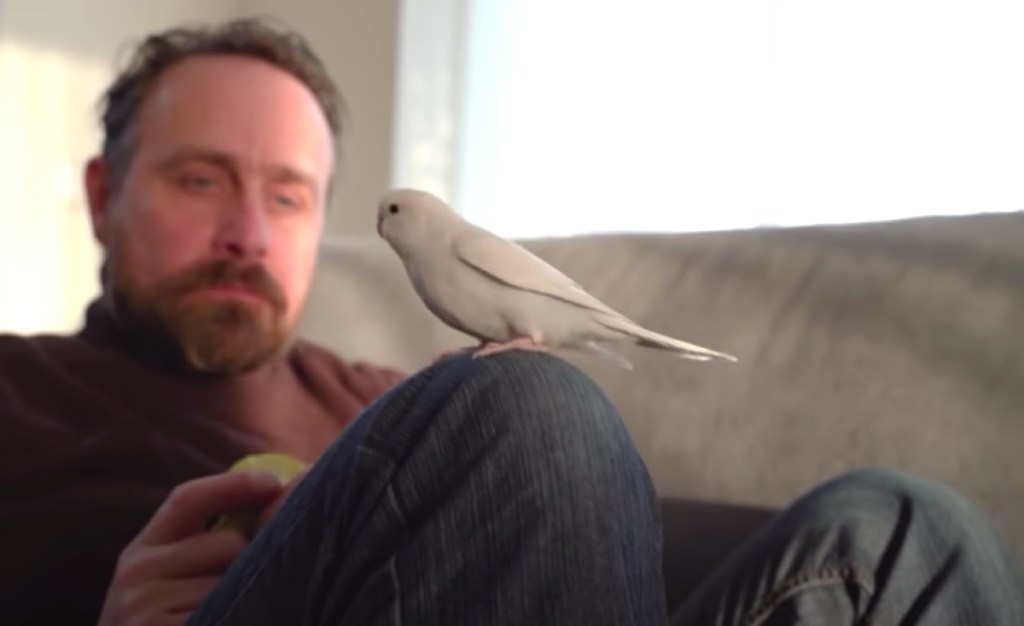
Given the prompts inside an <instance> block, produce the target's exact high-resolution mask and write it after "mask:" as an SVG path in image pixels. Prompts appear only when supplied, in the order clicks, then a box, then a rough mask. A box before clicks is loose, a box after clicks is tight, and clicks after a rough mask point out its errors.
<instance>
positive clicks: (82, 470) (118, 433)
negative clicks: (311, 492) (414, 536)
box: [0, 303, 401, 626]
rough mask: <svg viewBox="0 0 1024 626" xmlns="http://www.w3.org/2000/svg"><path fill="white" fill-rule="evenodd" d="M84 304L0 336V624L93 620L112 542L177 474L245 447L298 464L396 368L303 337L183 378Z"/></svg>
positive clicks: (214, 464) (201, 469)
mask: <svg viewBox="0 0 1024 626" xmlns="http://www.w3.org/2000/svg"><path fill="white" fill-rule="evenodd" d="M105 311H106V309H105V307H103V306H102V305H101V304H99V303H94V304H93V305H92V306H91V307H90V308H89V310H88V313H87V315H86V325H85V328H84V329H83V330H82V331H81V332H80V333H78V334H77V335H75V336H69V337H65V336H33V337H17V336H11V335H0V624H3V625H4V626H13V625H15V624H30V623H31V624H63V625H67V626H76V625H79V624H81V625H83V626H84V625H87V624H88V625H90V626H91V625H93V624H95V622H96V619H97V616H98V614H99V609H100V607H101V605H102V601H103V597H104V594H105V591H106V587H107V585H108V583H109V581H110V577H111V575H112V573H113V568H114V564H115V561H116V559H117V556H118V554H119V553H120V551H121V549H122V548H123V547H124V546H125V544H127V543H128V542H129V541H130V540H131V539H132V537H134V535H135V534H136V533H137V532H138V531H139V530H140V529H141V528H142V526H143V525H145V523H146V522H147V521H148V520H149V518H150V516H151V515H152V514H153V512H154V511H155V510H156V508H157V506H158V505H159V504H160V503H161V502H162V501H163V499H164V497H165V496H166V495H167V493H168V492H169V491H170V490H171V489H172V488H173V487H174V486H175V485H177V484H179V483H181V482H183V481H185V480H188V479H191V478H195V477H198V476H202V475H207V474H211V473H215V472H221V471H223V470H225V469H226V468H227V467H228V466H229V465H230V464H231V463H233V462H234V461H235V460H237V459H238V458H239V457H241V456H243V455H245V454H247V453H251V452H256V451H270V450H275V451H283V452H288V453H290V454H293V455H295V456H297V457H299V458H301V459H303V460H306V461H307V462H311V461H313V460H315V459H316V457H317V456H318V455H319V454H320V453H321V452H322V451H323V450H324V448H325V447H327V446H328V445H329V444H330V443H331V442H332V441H333V440H334V439H335V438H336V437H337V435H338V434H339V433H340V432H341V431H342V430H343V429H344V428H345V426H346V425H348V424H349V423H350V422H351V420H352V419H353V417H355V415H356V414H357V413H358V412H359V411H360V409H362V407H364V406H365V405H366V404H368V403H369V402H370V401H371V400H373V399H374V398H375V397H377V396H378V395H379V394H381V393H382V392H383V391H384V390H386V389H387V388H388V387H390V386H391V385H392V384H394V383H395V382H397V380H399V379H400V378H401V376H400V374H399V373H397V372H394V371H390V370H386V369H381V368H375V367H372V366H366V365H359V364H350V363H346V362H344V361H342V360H340V359H339V358H337V357H335V356H334V355H332V354H330V353H329V352H327V351H325V350H323V349H321V348H318V347H316V346H314V345H312V344H310V343H308V342H305V341H299V342H297V343H296V344H295V345H294V347H293V348H292V349H291V350H290V351H289V352H288V354H287V355H286V356H285V357H284V358H282V359H280V360H278V361H276V362H274V363H271V364H268V365H267V366H265V367H264V368H263V369H261V370H259V371H256V372H252V373H249V374H246V375H242V376H238V377H232V378H221V379H211V378H199V377H188V376H185V375H182V374H178V373H175V372H173V371H171V370H169V369H167V368H165V367H164V366H163V365H162V364H161V362H160V360H159V359H158V358H156V356H155V355H154V354H151V353H147V351H146V350H145V349H142V348H139V347H138V346H137V345H135V344H133V342H132V341H131V340H130V339H129V338H128V337H127V336H126V335H125V334H123V333H121V332H119V330H118V327H117V325H116V324H115V323H114V322H113V319H112V317H111V316H110V315H108V314H107V313H106V312H105Z"/></svg>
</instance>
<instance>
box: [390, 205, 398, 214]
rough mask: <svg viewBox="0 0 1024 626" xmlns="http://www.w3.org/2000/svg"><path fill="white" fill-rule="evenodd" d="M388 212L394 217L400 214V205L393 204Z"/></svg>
mask: <svg viewBox="0 0 1024 626" xmlns="http://www.w3.org/2000/svg"><path fill="white" fill-rule="evenodd" d="M388 211H389V212H390V213H391V214H392V215H394V214H395V213H398V205H397V204H392V205H391V206H389V207H388Z"/></svg>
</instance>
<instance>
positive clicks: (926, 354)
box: [305, 213, 1024, 551]
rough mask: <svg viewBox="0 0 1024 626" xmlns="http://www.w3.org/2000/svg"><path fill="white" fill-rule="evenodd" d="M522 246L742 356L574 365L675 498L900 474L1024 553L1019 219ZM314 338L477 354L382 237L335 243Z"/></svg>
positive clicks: (768, 495) (313, 311)
mask: <svg viewBox="0 0 1024 626" xmlns="http://www.w3.org/2000/svg"><path fill="white" fill-rule="evenodd" d="M526 243H527V246H528V247H530V248H531V249H533V250H534V251H535V252H537V253H538V254H539V255H540V256H542V257H544V258H546V259H547V260H548V261H550V262H551V263H553V264H554V265H556V266H558V267H559V268H561V269H562V270H563V271H565V272H566V273H568V274H569V275H571V276H572V277H574V278H575V279H577V281H578V282H579V283H580V284H582V285H583V286H584V287H585V288H587V289H589V290H590V291H592V293H594V295H596V296H598V297H599V298H601V299H603V300H604V301H606V302H607V303H609V304H610V305H612V306H613V307H615V308H617V309H619V310H620V311H622V312H623V313H625V314H627V315H629V316H631V317H633V318H634V319H636V320H637V321H639V322H641V323H643V324H644V325H646V326H648V327H650V328H652V329H654V330H657V331H659V332H665V333H668V334H671V335H674V336H677V337H680V338H682V339H686V340H690V341H693V342H696V343H699V344H702V345H706V346H709V347H712V348H716V349H720V350H724V351H727V352H731V353H733V354H736V355H737V356H739V357H740V359H741V361H740V363H738V364H734V365H731V364H725V363H722V364H718V363H716V364H704V363H699V362H691V361H684V360H677V359H673V358H671V357H667V356H665V355H661V354H652V353H650V352H643V351H641V350H639V349H629V350H626V351H625V353H626V354H627V355H628V356H629V358H630V359H631V360H633V361H634V363H635V364H636V369H635V370H634V371H633V372H631V373H625V372H622V371H620V370H616V369H612V368H610V367H608V366H606V365H605V364H604V363H602V362H600V361H595V360H593V359H590V358H584V359H575V358H574V360H575V361H576V362H578V363H579V364H581V366H583V367H584V369H586V370H587V371H588V372H590V373H591V374H592V375H593V376H594V377H595V378H596V379H597V380H598V382H600V383H601V384H602V385H603V386H604V388H605V389H606V390H607V391H608V393H609V395H610V397H611V398H612V400H613V401H614V402H615V403H616V404H617V405H618V406H619V407H620V409H621V410H622V411H623V413H624V414H625V416H626V419H627V422H628V424H629V427H630V429H631V432H632V433H633V435H634V437H635V438H636V440H637V444H638V446H639V447H640V449H641V452H642V453H643V454H644V457H645V459H646V461H647V463H648V465H649V467H650V468H651V472H652V475H653V476H654V479H655V483H656V485H657V486H658V488H659V490H661V491H662V492H663V493H666V494H669V495H688V496H696V497H711V498H715V499H719V500H727V501H736V502H746V503H752V504H769V505H777V504H779V503H782V502H785V501H788V500H789V499H791V498H792V497H793V496H795V495H796V494H797V493H798V492H799V491H801V490H803V489H805V488H806V487H808V486H809V485H811V484H812V483H814V482H817V481H819V480H821V479H823V478H825V477H826V476H829V475H832V474H835V473H837V472H840V471H843V470H845V469H851V468H854V467H858V466H863V465H888V466H895V467H902V468H905V469H909V470H913V471H916V472H919V473H923V474H926V475H930V476H933V477H936V478H939V479H942V480H945V481H946V482H949V483H951V484H952V485H953V486H954V487H957V488H959V489H961V490H963V491H964V492H966V493H967V494H968V495H969V496H971V497H972V498H973V499H974V500H975V501H976V502H979V503H980V504H982V505H983V507H984V508H985V509H986V510H987V511H988V512H989V513H990V514H992V515H993V516H994V517H996V518H997V519H998V520H999V522H1000V524H1001V526H1002V527H1003V528H1004V529H1007V530H1008V532H1011V534H1013V535H1014V537H1015V543H1017V545H1018V546H1020V547H1021V548H1022V551H1024V479H1022V477H1024V455H1021V454H1020V452H1019V448H1020V445H1021V443H1022V442H1024V213H1017V214H1009V215H1007V214H992V215H977V216H969V217H956V218H929V219H919V220H907V221H900V222H890V223H880V224H867V225H847V226H833V227H814V228H792V229H764V230H753V231H739V232H732V233H702V234H691V235H611V236H591V237H579V238H569V239H559V240H542V241H531V242H526ZM305 330H306V333H307V334H308V335H309V336H311V337H313V338H315V339H318V340H319V341H321V342H323V343H326V344H328V345H330V346H332V347H333V348H335V349H336V350H338V351H339V352H340V353H341V354H342V355H344V356H346V357H350V358H359V359H370V360H374V361H377V362H383V363H387V364H391V365H396V366H400V367H404V368H406V369H412V368H415V367H418V366H420V365H423V364H425V363H426V362H427V361H428V360H429V358H430V356H432V355H433V354H436V353H437V352H439V351H440V350H442V349H446V348H449V347H453V346H456V345H460V344H467V343H469V340H468V339H467V338H464V337H462V336H461V335H459V334H458V333H455V332H454V331H450V330H448V329H447V328H446V327H444V326H443V325H441V324H440V322H437V321H436V320H434V318H433V317H432V316H431V315H430V314H429V313H428V312H427V311H426V309H425V308H424V307H423V305H422V304H421V303H420V302H419V300H418V299H417V298H416V296H415V295H414V294H413V292H412V289H411V287H410V286H409V284H408V280H407V279H406V277H405V275H404V272H403V271H402V269H401V267H400V265H399V263H398V261H397V259H396V258H395V256H394V255H393V253H391V251H390V250H389V249H387V248H386V247H385V246H384V244H383V243H382V242H380V241H379V240H348V239H338V240H332V241H329V242H326V243H325V246H324V251H323V264H322V266H321V267H320V271H319V274H318V276H317V279H316V284H315V286H314V290H313V295H312V297H311V301H310V308H309V309H308V312H307V316H306V320H305Z"/></svg>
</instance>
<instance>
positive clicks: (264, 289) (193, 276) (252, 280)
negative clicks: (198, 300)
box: [161, 261, 285, 311]
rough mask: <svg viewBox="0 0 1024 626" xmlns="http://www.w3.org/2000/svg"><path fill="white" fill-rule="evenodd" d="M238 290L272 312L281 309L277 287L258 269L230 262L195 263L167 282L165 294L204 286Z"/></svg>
mask: <svg viewBox="0 0 1024 626" xmlns="http://www.w3.org/2000/svg"><path fill="white" fill-rule="evenodd" d="M228 285H230V286H233V287H240V288H242V289H245V290H246V291H249V292H251V293H253V294H254V295H256V296H259V297H261V298H263V299H264V300H266V301H267V302H268V303H269V304H270V305H271V306H272V307H273V308H274V310H276V311H283V310H284V308H285V295H284V290H283V289H282V288H281V285H280V284H278V282H277V281H276V280H274V277H273V276H271V275H270V273H269V272H268V271H267V270H266V269H265V268H264V267H263V266H262V265H258V264H251V263H250V264H240V263H237V262H234V261H207V262H203V263H200V264H197V265H195V266H193V267H191V268H189V269H187V270H185V271H184V272H182V273H181V274H178V275H177V276H175V277H174V278H173V279H171V280H170V282H169V284H167V285H165V286H164V289H162V290H161V291H164V292H165V293H174V294H186V293H189V292H192V291H196V290H199V289H203V288H208V287H220V286H228Z"/></svg>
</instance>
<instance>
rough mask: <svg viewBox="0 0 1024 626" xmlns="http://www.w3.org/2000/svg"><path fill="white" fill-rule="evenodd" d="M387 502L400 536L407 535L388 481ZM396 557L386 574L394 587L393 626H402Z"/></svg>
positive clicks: (402, 517)
mask: <svg viewBox="0 0 1024 626" xmlns="http://www.w3.org/2000/svg"><path fill="white" fill-rule="evenodd" d="M385 492H386V496H387V502H388V504H390V505H391V508H392V509H393V510H394V513H395V517H396V518H397V519H398V524H399V525H400V526H401V527H402V534H403V535H405V536H408V535H409V524H407V523H406V521H405V516H404V515H402V507H400V506H399V505H398V496H396V495H395V489H394V486H393V485H392V484H391V482H390V481H388V484H387V487H386V491H385ZM397 558H398V557H397V555H391V558H390V559H388V572H389V573H390V575H391V582H392V584H393V585H394V590H395V600H394V606H393V611H392V615H393V618H394V624H395V626H402V581H401V580H400V579H399V578H398V567H397V566H396V564H395V561H396V560H397Z"/></svg>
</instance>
